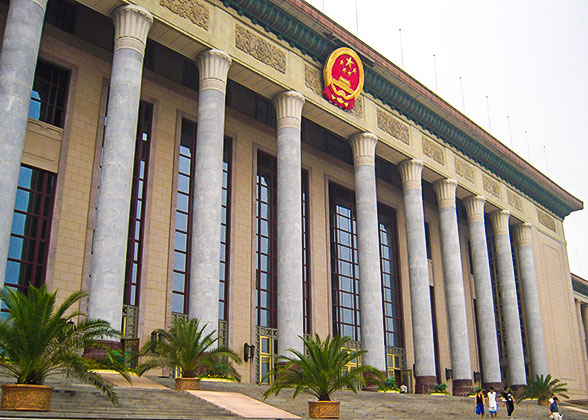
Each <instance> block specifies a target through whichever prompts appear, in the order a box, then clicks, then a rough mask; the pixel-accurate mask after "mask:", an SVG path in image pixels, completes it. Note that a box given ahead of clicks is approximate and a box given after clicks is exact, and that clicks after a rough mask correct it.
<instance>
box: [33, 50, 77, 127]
mask: <svg viewBox="0 0 588 420" xmlns="http://www.w3.org/2000/svg"><path fill="white" fill-rule="evenodd" d="M69 77H70V71H69V70H66V69H63V68H61V67H59V66H56V65H54V64H51V63H48V62H46V61H43V60H39V61H38V62H37V70H36V72H35V80H34V82H33V90H32V92H31V102H30V105H29V118H33V119H36V120H40V121H43V122H46V123H48V124H51V125H55V126H57V127H61V128H63V123H64V121H65V108H66V105H67V94H68V90H69Z"/></svg>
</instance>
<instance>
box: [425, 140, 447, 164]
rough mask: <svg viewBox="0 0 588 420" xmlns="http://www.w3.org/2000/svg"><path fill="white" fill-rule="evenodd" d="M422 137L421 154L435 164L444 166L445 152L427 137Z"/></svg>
mask: <svg viewBox="0 0 588 420" xmlns="http://www.w3.org/2000/svg"><path fill="white" fill-rule="evenodd" d="M422 137H423V153H424V154H425V156H428V157H430V158H431V159H433V160H434V161H435V162H437V163H440V164H441V165H445V150H444V149H443V146H441V145H440V144H438V143H436V142H434V141H433V140H431V139H430V138H428V137H425V136H422Z"/></svg>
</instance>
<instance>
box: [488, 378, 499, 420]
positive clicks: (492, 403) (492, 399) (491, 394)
mask: <svg viewBox="0 0 588 420" xmlns="http://www.w3.org/2000/svg"><path fill="white" fill-rule="evenodd" d="M497 411H498V402H497V401H496V391H494V387H492V386H491V387H490V391H488V413H489V414H490V417H492V418H496V414H497Z"/></svg>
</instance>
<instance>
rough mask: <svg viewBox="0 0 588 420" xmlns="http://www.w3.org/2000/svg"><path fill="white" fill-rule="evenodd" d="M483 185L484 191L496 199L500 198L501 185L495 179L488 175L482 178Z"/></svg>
mask: <svg viewBox="0 0 588 420" xmlns="http://www.w3.org/2000/svg"><path fill="white" fill-rule="evenodd" d="M482 184H483V186H484V191H486V192H489V193H490V194H492V195H493V196H494V197H498V198H500V184H499V183H498V181H496V180H495V179H492V178H490V177H489V176H488V175H484V176H483V177H482Z"/></svg>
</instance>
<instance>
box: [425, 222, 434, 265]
mask: <svg viewBox="0 0 588 420" xmlns="http://www.w3.org/2000/svg"><path fill="white" fill-rule="evenodd" d="M425 244H426V247H427V259H428V260H430V259H431V258H433V257H432V254H431V232H430V229H429V224H428V223H427V222H425Z"/></svg>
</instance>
